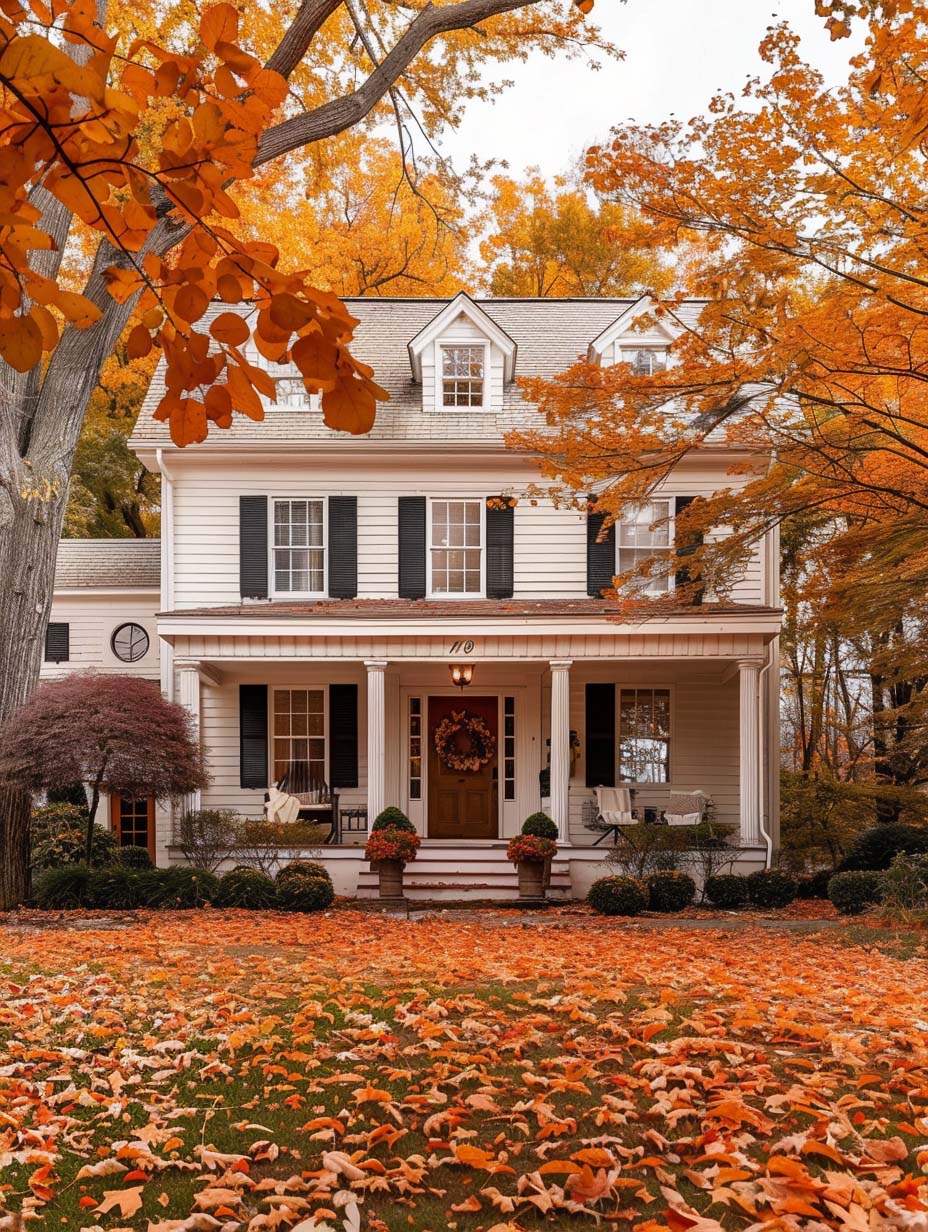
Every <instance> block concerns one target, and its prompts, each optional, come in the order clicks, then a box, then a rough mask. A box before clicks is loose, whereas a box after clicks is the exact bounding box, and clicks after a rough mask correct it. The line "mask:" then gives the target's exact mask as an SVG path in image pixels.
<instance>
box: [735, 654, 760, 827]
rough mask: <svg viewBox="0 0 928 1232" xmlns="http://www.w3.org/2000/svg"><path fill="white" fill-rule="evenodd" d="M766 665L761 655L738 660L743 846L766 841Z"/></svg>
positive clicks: (740, 801) (740, 799) (740, 796)
mask: <svg viewBox="0 0 928 1232" xmlns="http://www.w3.org/2000/svg"><path fill="white" fill-rule="evenodd" d="M762 666H763V664H762V662H761V660H760V659H739V660H738V685H739V700H738V731H739V736H740V739H739V749H740V755H739V775H738V784H739V803H740V811H741V843H742V845H743V846H757V845H760V844H761V843H762V842H763V839H762V836H761V818H762V816H763V813H762V809H763V794H762V785H763V770H762V767H761V764H760V708H759V702H758V687H757V686H758V681H759V673H760V669H761V667H762Z"/></svg>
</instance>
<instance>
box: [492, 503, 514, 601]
mask: <svg viewBox="0 0 928 1232" xmlns="http://www.w3.org/2000/svg"><path fill="white" fill-rule="evenodd" d="M514 526H515V509H514V508H513V506H512V505H511V504H510V503H509V500H508V499H507V498H506V497H505V496H493V497H490V499H489V500H488V501H487V598H488V599H511V598H512V593H513V577H512V558H513V542H514Z"/></svg>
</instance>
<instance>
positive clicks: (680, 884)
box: [648, 869, 696, 911]
mask: <svg viewBox="0 0 928 1232" xmlns="http://www.w3.org/2000/svg"><path fill="white" fill-rule="evenodd" d="M695 897H696V882H695V881H694V880H693V878H692V877H691V876H690V875H689V873H680V872H676V871H673V870H669V869H668V870H665V871H663V872H657V873H652V874H651V875H650V877H649V878H648V906H649V907H650V909H651V910H652V911H683V909H684V908H685V907H689V906H690V904H691V903H692V902H693V900H694V899H695Z"/></svg>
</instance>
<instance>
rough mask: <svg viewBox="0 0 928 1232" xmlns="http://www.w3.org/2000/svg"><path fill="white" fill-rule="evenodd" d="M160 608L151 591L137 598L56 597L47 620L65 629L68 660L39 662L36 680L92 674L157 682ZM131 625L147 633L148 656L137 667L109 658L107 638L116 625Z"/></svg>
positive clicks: (60, 595)
mask: <svg viewBox="0 0 928 1232" xmlns="http://www.w3.org/2000/svg"><path fill="white" fill-rule="evenodd" d="M159 606H160V604H159V601H158V594H157V592H155V591H152V592H150V593H149V594H143V593H139V594H137V595H131V594H130V595H118V594H102V593H88V594H73V593H72V594H59V595H55V596H54V598H53V600H52V610H51V616H50V617H49V619H50V620H51V621H61V622H64V623H66V624H67V625H68V627H69V637H70V658H69V659H68V660H67V662H65V663H46V662H44V660H43V663H42V669H41V674H40V678H41V679H42V680H51V679H54V678H55V677H58V676H65V675H67V674H68V673H69V672H81V671H84V672H86V671H91V670H92V671H95V672H107V673H120V674H125V675H128V676H143V677H146V678H148V679H152V680H156V679H157V678H158V644H159V643H158V628H157V621H156V619H155V613H156V612H157V611H158V608H159ZM129 621H132V622H133V623H135V624H138V625H141V626H142V627H143V628H144V629H145V630H146V632H147V633H148V643H149V644H148V653H147V654H146V655H145V656H144V658H142V659H139V661H138V662H137V663H123V662H122V660H121V659H117V658H116V656H115V655H114V654H113V651H112V647H111V646H110V638H111V637H112V636H113V633H114V632H115V631H116V629H118V628H119V626H120V625H123V624H126V623H128V622H129Z"/></svg>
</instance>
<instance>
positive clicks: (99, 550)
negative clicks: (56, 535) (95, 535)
mask: <svg viewBox="0 0 928 1232" xmlns="http://www.w3.org/2000/svg"><path fill="white" fill-rule="evenodd" d="M160 584H161V540H160V539H62V540H61V542H60V543H59V545H58V563H57V565H56V567H55V590H96V589H102V588H109V587H111V586H112V587H121V588H126V589H132V588H133V587H141V586H151V587H156V588H157V587H158V586H160Z"/></svg>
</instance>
